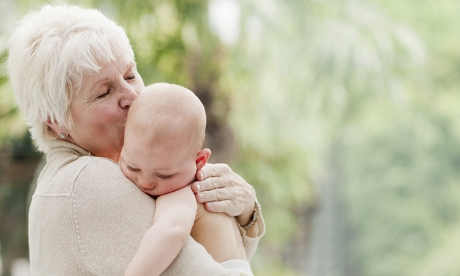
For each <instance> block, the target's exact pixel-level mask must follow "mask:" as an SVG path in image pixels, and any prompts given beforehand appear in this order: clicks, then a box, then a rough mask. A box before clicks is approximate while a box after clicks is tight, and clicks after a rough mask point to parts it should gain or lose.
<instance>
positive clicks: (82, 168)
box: [29, 141, 265, 276]
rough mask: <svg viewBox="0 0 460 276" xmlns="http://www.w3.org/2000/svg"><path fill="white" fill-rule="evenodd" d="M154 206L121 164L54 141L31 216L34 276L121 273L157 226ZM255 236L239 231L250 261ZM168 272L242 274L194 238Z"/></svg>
mask: <svg viewBox="0 0 460 276" xmlns="http://www.w3.org/2000/svg"><path fill="white" fill-rule="evenodd" d="M154 212H155V201H154V200H153V199H152V198H151V197H149V196H148V195H146V194H144V193H142V192H141V191H140V190H139V189H138V188H137V187H136V186H135V185H134V184H133V183H132V182H130V181H129V180H128V179H127V178H126V177H125V176H124V175H123V173H122V172H121V170H120V168H119V166H118V164H116V163H115V162H113V161H111V160H109V159H106V158H100V157H94V156H91V154H90V153H89V152H87V151H85V150H83V149H82V148H80V147H78V146H75V145H74V144H71V143H68V142H64V141H55V142H53V145H52V150H51V151H50V152H49V153H48V154H47V163H46V165H45V167H44V169H43V171H42V172H41V174H40V177H39V178H38V184H37V189H36V191H35V194H34V196H33V198H32V203H31V206H30V212H29V247H30V248H29V249H30V270H31V275H47V276H48V275H59V276H62V275H123V274H124V271H125V269H126V267H127V266H128V264H129V262H130V261H131V259H132V257H133V256H134V253H135V252H136V250H137V247H138V245H139V243H140V241H141V239H142V237H143V235H144V233H145V232H146V230H147V229H148V228H149V227H150V226H151V225H152V223H153V216H154ZM255 227H256V229H257V231H256V232H257V233H256V237H255V238H249V237H247V236H245V235H244V234H242V236H243V243H244V245H245V248H246V251H247V253H248V256H252V255H253V254H254V252H255V250H256V248H257V244H258V242H259V239H260V237H261V236H262V235H263V234H264V231H265V225H264V222H263V220H262V219H259V220H258V222H257V223H256V225H255ZM163 274H164V275H193V276H196V275H238V273H237V272H235V271H229V270H225V269H223V268H222V267H221V266H220V265H219V264H218V263H216V262H215V261H213V260H212V258H211V256H210V255H209V254H208V253H207V252H206V250H205V249H204V247H202V246H201V245H200V244H198V243H196V242H195V241H194V240H193V239H192V238H189V240H188V241H187V243H186V244H185V246H184V247H183V249H182V250H181V252H180V253H179V255H178V257H177V258H176V259H175V260H174V262H173V263H172V264H171V265H170V266H169V268H168V269H167V270H166V271H165V272H164V273H163Z"/></svg>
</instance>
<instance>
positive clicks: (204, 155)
mask: <svg viewBox="0 0 460 276" xmlns="http://www.w3.org/2000/svg"><path fill="white" fill-rule="evenodd" d="M210 156H211V150H210V149H202V150H200V151H199V152H198V153H197V155H196V160H195V162H196V170H197V171H198V170H201V168H203V167H204V165H206V163H207V162H208V159H209V157H210Z"/></svg>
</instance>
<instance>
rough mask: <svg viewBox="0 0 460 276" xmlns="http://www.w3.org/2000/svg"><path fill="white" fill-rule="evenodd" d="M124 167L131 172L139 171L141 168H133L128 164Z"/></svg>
mask: <svg viewBox="0 0 460 276" xmlns="http://www.w3.org/2000/svg"><path fill="white" fill-rule="evenodd" d="M126 168H128V170H130V171H132V172H140V171H141V170H140V169H135V168H131V167H130V166H128V165H126Z"/></svg>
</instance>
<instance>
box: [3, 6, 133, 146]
mask: <svg viewBox="0 0 460 276" xmlns="http://www.w3.org/2000/svg"><path fill="white" fill-rule="evenodd" d="M8 54H9V56H8V60H7V68H8V72H9V77H10V80H11V84H12V86H13V89H14V93H15V96H16V100H17V102H18V105H19V108H20V109H21V111H22V112H23V113H24V115H25V118H26V121H27V124H28V126H29V130H30V133H31V135H32V138H33V139H34V141H35V144H36V145H37V147H38V150H39V151H42V152H45V153H46V152H47V151H48V148H49V146H48V144H49V142H50V141H51V140H54V139H56V138H55V135H54V134H53V133H52V130H51V129H50V128H49V127H48V126H47V124H46V121H47V120H49V121H50V122H54V123H57V124H59V125H62V126H64V127H70V126H71V125H72V123H73V122H72V118H71V116H70V112H69V108H70V101H71V99H72V95H73V94H74V93H77V92H78V91H79V89H80V86H81V84H82V81H83V80H82V78H83V74H85V73H97V72H99V70H100V68H101V67H100V64H102V63H106V62H111V61H114V60H116V59H117V57H119V56H120V55H122V54H128V55H130V56H131V57H132V58H133V60H134V53H133V49H132V47H131V44H130V43H129V39H128V37H127V35H126V32H125V30H124V29H123V28H122V27H120V26H118V25H117V24H116V23H115V22H114V21H112V20H111V19H109V18H107V17H106V16H105V15H103V14H102V13H101V12H100V11H98V10H95V9H84V8H81V7H77V6H72V5H54V6H52V5H44V6H42V7H41V8H40V9H38V10H36V11H32V12H30V13H29V14H27V15H26V16H25V17H24V18H23V19H22V20H20V21H19V22H18V25H17V27H16V28H15V29H14V30H13V32H12V35H11V37H10V40H9V41H8Z"/></svg>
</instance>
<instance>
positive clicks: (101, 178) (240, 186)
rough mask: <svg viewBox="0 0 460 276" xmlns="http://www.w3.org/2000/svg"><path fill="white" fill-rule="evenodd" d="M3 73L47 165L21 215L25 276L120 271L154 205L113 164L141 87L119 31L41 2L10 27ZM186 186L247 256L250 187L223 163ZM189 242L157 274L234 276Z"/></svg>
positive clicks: (83, 12)
mask: <svg viewBox="0 0 460 276" xmlns="http://www.w3.org/2000/svg"><path fill="white" fill-rule="evenodd" d="M7 65H8V70H9V73H10V79H11V83H12V85H13V88H14V91H15V95H16V98H17V101H18V104H19V107H20V109H21V110H22V112H23V113H24V115H25V117H26V120H27V123H28V125H29V127H30V132H31V134H32V137H33V138H34V141H35V142H36V145H37V146H38V149H39V150H40V151H42V152H44V153H45V154H46V160H47V163H46V165H45V167H44V168H43V171H42V172H41V174H40V177H39V179H38V185H37V189H36V191H35V194H34V196H33V198H32V203H31V206H30V212H29V246H30V265H31V274H32V275H86V274H89V275H122V274H123V273H124V271H125V270H126V268H127V266H128V264H129V263H130V261H131V259H132V257H133V256H134V254H135V253H136V250H137V248H138V245H139V243H140V241H141V239H142V237H143V235H144V233H145V232H146V230H147V229H148V228H149V227H150V226H151V225H152V223H153V216H154V212H155V201H154V200H153V199H152V198H151V197H149V196H148V195H146V194H144V193H142V192H141V191H140V190H139V189H138V188H137V187H136V186H135V185H134V184H133V183H132V182H130V181H129V180H128V179H127V178H126V177H125V176H124V175H123V173H122V172H121V170H120V168H119V166H118V164H117V162H118V158H119V154H120V150H121V147H122V144H123V132H124V124H125V121H126V116H127V112H128V109H129V107H130V105H131V103H132V102H133V100H134V99H135V98H136V96H137V95H138V93H139V92H140V91H141V90H142V89H143V87H144V84H143V81H142V78H141V77H140V75H139V74H138V72H137V70H136V63H135V61H134V54H133V50H132V48H131V46H130V43H129V40H128V38H127V36H126V33H125V32H124V30H123V29H122V28H121V27H120V26H118V25H117V24H116V23H114V22H113V21H111V20H109V19H108V18H107V17H105V16H104V15H103V14H101V13H100V12H98V11H96V10H91V9H82V8H79V7H75V6H44V7H42V8H41V9H40V10H38V11H36V12H32V13H30V14H28V15H27V16H26V17H25V18H24V19H23V20H21V21H20V22H19V25H18V26H17V28H16V29H15V30H14V31H13V33H12V36H11V39H10V43H9V58H8V63H7ZM197 179H198V180H200V181H197V182H195V183H194V184H193V185H192V189H193V190H194V192H195V193H196V198H197V201H198V202H199V203H205V206H206V209H208V210H209V211H212V212H225V213H227V214H228V215H230V216H235V217H236V219H237V221H238V223H239V225H240V232H241V235H242V238H243V243H244V246H245V249H246V252H247V254H248V256H249V257H251V256H252V255H253V254H254V251H255V250H256V247H257V243H258V241H259V239H260V237H261V236H262V235H263V233H264V230H265V226H264V223H263V220H262V218H261V216H260V211H259V205H258V203H257V201H256V199H255V193H254V189H253V188H252V187H251V186H250V185H249V184H247V183H246V182H245V181H244V180H243V179H242V178H241V177H239V176H238V175H237V174H235V173H234V172H232V171H231V169H230V168H229V167H228V166H226V165H222V164H220V165H219V164H215V165H208V166H206V167H204V168H203V169H202V170H201V173H198V174H197ZM234 273H235V272H234V271H228V270H225V269H223V268H222V267H221V266H220V265H219V264H218V263H216V262H214V261H213V260H212V258H211V257H210V255H209V254H207V252H206V251H205V250H204V248H203V247H202V246H201V245H199V244H197V243H196V242H195V241H194V240H193V239H192V238H189V240H188V241H187V243H186V245H185V246H184V247H183V249H182V251H181V253H180V254H179V255H178V257H177V258H176V259H175V261H174V262H173V263H172V264H171V265H170V266H169V268H168V269H167V270H166V271H165V273H164V274H165V275H227V274H229V275H233V274H234Z"/></svg>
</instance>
